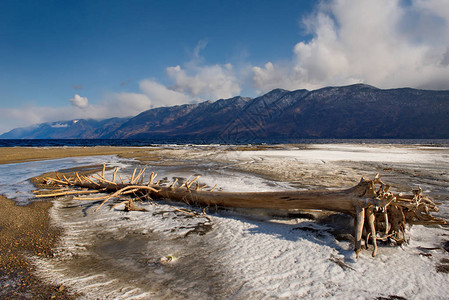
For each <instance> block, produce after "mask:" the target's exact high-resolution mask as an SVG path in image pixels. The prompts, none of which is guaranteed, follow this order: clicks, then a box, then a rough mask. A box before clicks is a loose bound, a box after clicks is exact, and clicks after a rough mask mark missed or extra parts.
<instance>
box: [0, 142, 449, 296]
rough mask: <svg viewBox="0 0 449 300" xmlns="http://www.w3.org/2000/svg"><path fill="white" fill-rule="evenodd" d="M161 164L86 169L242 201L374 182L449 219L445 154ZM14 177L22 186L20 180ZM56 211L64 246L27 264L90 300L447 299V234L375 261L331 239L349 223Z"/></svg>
mask: <svg viewBox="0 0 449 300" xmlns="http://www.w3.org/2000/svg"><path fill="white" fill-rule="evenodd" d="M246 150H247V149H246ZM153 151H154V150H153ZM161 153H163V155H161V156H160V157H161V159H160V160H159V161H157V162H147V163H138V162H137V161H133V160H130V161H126V160H119V159H117V158H113V157H96V158H92V159H91V161H89V162H88V163H92V164H96V163H101V162H103V161H106V162H107V163H108V164H109V165H110V166H119V167H120V173H121V174H125V175H128V176H129V175H130V174H131V173H132V171H133V170H134V168H135V167H136V166H137V167H146V168H147V170H156V171H157V172H158V173H159V175H158V177H159V178H160V179H164V178H165V177H166V179H167V180H171V179H172V178H173V177H181V178H188V177H189V176H190V178H193V177H194V176H196V175H201V177H200V183H204V184H208V185H210V186H213V185H215V184H216V183H217V184H218V186H219V188H221V189H222V190H239V191H269V190H287V189H289V190H290V189H301V188H322V187H330V188H346V187H350V186H352V185H355V184H356V183H357V182H358V180H359V179H360V176H362V175H363V176H368V177H373V176H375V174H376V173H377V172H379V173H381V175H382V176H383V177H382V178H383V179H384V181H386V182H387V183H390V184H392V186H393V189H395V190H398V191H399V190H400V191H404V192H409V191H410V190H411V188H414V187H416V185H418V184H420V185H421V186H422V187H423V189H424V191H425V192H426V193H427V194H429V195H431V196H432V197H434V198H436V199H437V200H439V201H441V202H442V203H443V204H442V205H441V211H440V213H439V215H440V216H444V217H446V218H448V216H449V173H448V172H449V159H448V158H449V149H448V148H444V147H423V146H410V145H408V146H404V145H341V144H340V145H307V146H302V145H298V146H291V145H289V146H284V147H279V146H278V147H275V148H271V147H268V148H267V149H262V150H259V151H252V150H250V151H234V150H232V147H224V146H214V147H212V146H210V147H185V146H183V147H176V146H171V147H170V149H167V148H165V149H161ZM82 160H83V159H81V158H79V159H72V160H68V161H67V162H68V164H69V165H68V166H65V165H64V166H61V160H54V161H47V162H42V165H41V166H40V169H39V168H37V171H36V172H37V173H38V172H39V171H41V173H42V172H46V171H53V170H57V169H61V168H67V167H71V166H72V165H71V164H72V163H75V162H76V163H78V165H82V164H86V162H85V161H82ZM5 166H7V165H5ZM4 168H6V167H4ZM11 168H16V169H17V165H16V166H11ZM19 169H24V170H25V169H27V166H26V164H24V165H22V166H21V167H20V168H19ZM8 171H9V170H6V169H5V170H3V172H8ZM111 172H112V171H110V173H111ZM22 176H23V175H22ZM16 177H17V182H19V183H20V182H23V180H24V179H25V178H22V179H20V175H17V176H16ZM0 183H1V175H0ZM2 189H3V187H2ZM54 203H55V205H54V206H53V208H52V209H51V215H52V219H53V222H54V223H55V224H56V225H57V226H60V227H62V228H63V229H64V235H63V238H62V241H61V243H60V245H59V247H58V249H57V253H56V257H54V258H51V259H42V258H34V259H33V261H34V263H35V265H36V266H37V269H38V272H39V275H40V276H41V277H43V278H45V279H46V280H48V281H50V282H54V283H57V284H63V285H64V286H67V287H69V288H71V289H72V290H74V291H77V292H80V293H83V294H84V296H82V297H85V298H89V299H91V298H93V299H95V298H100V299H111V298H116V299H128V298H133V299H137V298H141V299H159V298H164V299H166V298H170V299H192V298H197V299H198V298H199V299H228V298H231V299H261V298H280V299H297V298H305V299H317V298H318V299H319V298H333V299H376V298H379V297H384V298H387V299H388V298H390V299H396V298H394V296H397V297H404V298H406V299H447V295H448V294H449V274H448V273H445V272H441V270H443V269H445V268H446V270H447V269H449V255H448V252H447V251H446V250H444V247H442V245H444V243H449V242H448V241H449V237H448V236H449V231H448V230H447V227H443V226H433V227H424V226H414V227H412V228H411V230H410V231H409V235H410V238H411V239H410V243H409V244H407V245H404V246H402V247H390V246H387V245H383V246H381V247H380V249H379V252H378V256H377V257H376V258H372V257H371V255H370V254H371V253H370V251H364V252H362V255H361V256H360V257H359V258H358V259H356V258H355V255H354V253H353V251H352V243H351V242H350V241H349V240H348V239H344V238H343V239H341V238H339V237H342V236H345V230H347V227H348V226H346V227H345V226H343V225H348V224H350V222H351V220H350V219H349V218H347V217H340V218H334V219H332V218H328V219H327V220H328V221H331V220H333V222H329V223H326V222H317V221H314V220H310V219H305V218H301V216H300V215H298V216H296V217H295V218H282V217H279V216H273V215H270V214H269V213H268V212H263V211H254V212H251V211H250V210H219V211H215V210H209V211H208V212H207V214H206V215H202V214H199V215H198V216H196V217H193V216H191V215H190V214H185V213H182V212H179V211H177V210H175V209H174V207H173V206H176V207H180V206H179V204H174V203H168V202H160V203H159V204H158V205H151V204H142V206H143V207H145V208H146V209H147V210H148V211H147V212H128V213H125V212H122V211H121V209H122V207H117V209H116V210H110V209H109V207H107V206H104V207H102V208H101V209H100V211H99V212H97V213H94V212H93V210H94V209H95V208H96V206H97V204H93V203H91V202H86V201H84V202H80V201H75V200H72V199H71V198H60V199H59V200H56V201H55V202H54ZM185 208H186V209H189V208H187V207H185ZM199 212H200V211H199ZM337 232H338V234H337ZM346 233H348V234H350V233H352V231H349V232H346ZM346 236H347V234H346ZM446 247H447V246H446ZM168 260H172V261H170V262H169V261H168ZM438 270H439V271H438Z"/></svg>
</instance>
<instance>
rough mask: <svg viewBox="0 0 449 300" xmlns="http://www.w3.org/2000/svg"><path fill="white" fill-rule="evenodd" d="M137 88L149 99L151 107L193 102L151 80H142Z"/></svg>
mask: <svg viewBox="0 0 449 300" xmlns="http://www.w3.org/2000/svg"><path fill="white" fill-rule="evenodd" d="M139 88H140V90H141V91H142V92H144V93H145V95H147V96H148V97H149V99H151V105H152V106H154V107H158V106H170V105H176V104H184V103H188V102H191V101H192V100H193V99H192V98H191V97H189V96H187V95H185V94H183V93H180V92H177V91H173V90H170V89H168V88H167V87H166V86H165V85H162V84H160V83H158V82H156V81H153V80H142V81H141V82H139Z"/></svg>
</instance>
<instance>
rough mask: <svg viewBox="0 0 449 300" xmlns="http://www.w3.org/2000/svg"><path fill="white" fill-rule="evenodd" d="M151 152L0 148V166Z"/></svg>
mask: <svg viewBox="0 0 449 300" xmlns="http://www.w3.org/2000/svg"><path fill="white" fill-rule="evenodd" d="M149 151H152V150H151V148H139V147H114V146H96V147H0V164H11V163H21V162H29V161H43V160H50V159H58V158H66V157H81V156H96V155H120V156H122V157H125V158H130V157H134V156H136V155H139V154H142V153H143V152H149Z"/></svg>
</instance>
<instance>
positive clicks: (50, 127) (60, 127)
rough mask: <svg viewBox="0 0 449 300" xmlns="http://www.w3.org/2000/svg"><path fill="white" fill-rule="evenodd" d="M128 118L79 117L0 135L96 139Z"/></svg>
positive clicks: (108, 132) (18, 137) (16, 137)
mask: <svg viewBox="0 0 449 300" xmlns="http://www.w3.org/2000/svg"><path fill="white" fill-rule="evenodd" d="M128 119H129V118H112V119H106V120H92V119H88V120H85V119H79V120H71V121H58V122H49V123H42V124H39V125H35V126H30V127H24V128H16V129H13V130H11V131H9V132H7V133H4V134H2V135H0V138H2V139H98V138H103V136H105V135H108V134H110V133H111V132H113V131H115V130H116V129H117V128H118V127H120V126H121V125H122V124H123V123H124V122H126V121H127V120H128Z"/></svg>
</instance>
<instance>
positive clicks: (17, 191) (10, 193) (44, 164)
mask: <svg viewBox="0 0 449 300" xmlns="http://www.w3.org/2000/svg"><path fill="white" fill-rule="evenodd" d="M103 162H108V163H109V164H110V165H112V166H121V164H120V159H118V158H117V157H116V156H111V155H105V156H90V157H76V158H61V159H54V160H44V161H31V162H23V163H13V164H0V193H1V194H2V195H4V196H5V197H7V198H9V199H13V200H15V201H16V202H17V203H19V204H22V205H25V204H28V203H29V201H30V200H31V199H32V198H33V194H32V193H31V191H32V190H33V185H32V184H31V182H30V181H29V179H30V178H33V177H36V176H39V175H42V174H43V173H45V172H51V171H58V170H63V169H68V168H76V167H80V166H86V165H96V164H102V163H103Z"/></svg>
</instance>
